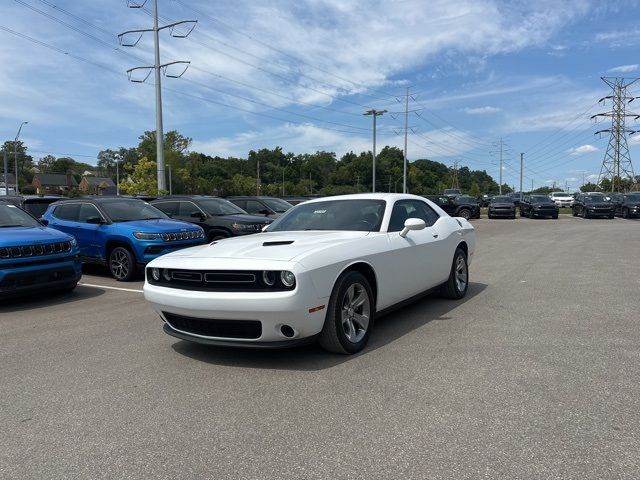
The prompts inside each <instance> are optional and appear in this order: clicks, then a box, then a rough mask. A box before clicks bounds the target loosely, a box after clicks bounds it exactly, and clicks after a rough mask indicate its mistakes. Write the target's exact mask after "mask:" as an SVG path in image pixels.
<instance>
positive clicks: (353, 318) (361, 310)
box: [341, 283, 371, 343]
mask: <svg viewBox="0 0 640 480" xmlns="http://www.w3.org/2000/svg"><path fill="white" fill-rule="evenodd" d="M341 315H342V318H341V320H342V329H343V331H344V334H345V336H346V337H347V340H349V341H350V342H351V343H358V342H359V341H360V340H362V339H363V338H364V336H365V335H366V333H367V329H368V328H369V319H370V317H371V302H370V301H369V294H368V293H367V290H366V289H365V288H364V286H363V285H362V284H360V283H353V284H352V285H350V286H349V288H347V290H346V292H345V293H344V296H343V298H342V313H341Z"/></svg>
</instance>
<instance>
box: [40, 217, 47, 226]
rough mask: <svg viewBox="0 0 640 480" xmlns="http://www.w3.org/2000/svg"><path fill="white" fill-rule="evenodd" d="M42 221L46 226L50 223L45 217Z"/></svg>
mask: <svg viewBox="0 0 640 480" xmlns="http://www.w3.org/2000/svg"><path fill="white" fill-rule="evenodd" d="M40 223H41V224H42V225H44V226H45V227H46V226H47V225H49V220H46V219H44V218H41V219H40Z"/></svg>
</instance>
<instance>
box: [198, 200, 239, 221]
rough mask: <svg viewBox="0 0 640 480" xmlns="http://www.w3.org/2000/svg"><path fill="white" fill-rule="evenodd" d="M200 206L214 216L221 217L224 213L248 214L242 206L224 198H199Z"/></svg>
mask: <svg viewBox="0 0 640 480" xmlns="http://www.w3.org/2000/svg"><path fill="white" fill-rule="evenodd" d="M198 206H199V207H200V208H202V209H204V211H205V212H207V213H208V214H209V215H213V216H214V217H221V216H223V215H247V212H245V211H244V210H242V209H241V208H240V207H238V206H237V205H234V204H233V203H231V202H230V201H229V200H224V199H222V198H207V199H205V200H198Z"/></svg>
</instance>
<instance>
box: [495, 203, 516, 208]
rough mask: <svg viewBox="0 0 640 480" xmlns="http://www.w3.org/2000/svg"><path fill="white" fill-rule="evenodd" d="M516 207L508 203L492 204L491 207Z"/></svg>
mask: <svg viewBox="0 0 640 480" xmlns="http://www.w3.org/2000/svg"><path fill="white" fill-rule="evenodd" d="M514 206H515V205H514V204H513V203H508V202H496V203H490V204H489V207H514Z"/></svg>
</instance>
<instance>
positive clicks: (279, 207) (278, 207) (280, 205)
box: [262, 198, 293, 213]
mask: <svg viewBox="0 0 640 480" xmlns="http://www.w3.org/2000/svg"><path fill="white" fill-rule="evenodd" d="M262 201H263V202H264V203H266V204H267V205H268V206H269V208H270V209H271V210H273V211H274V212H276V213H284V212H286V211H287V210H289V209H290V208H291V207H293V205H291V204H290V203H289V202H285V201H284V200H280V199H279V198H263V199H262Z"/></svg>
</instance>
